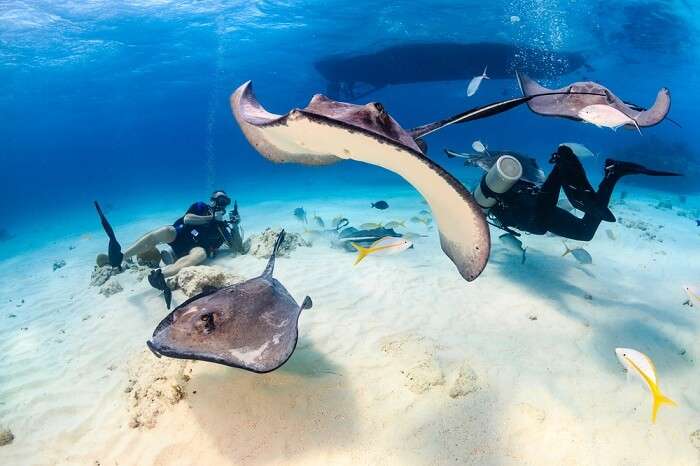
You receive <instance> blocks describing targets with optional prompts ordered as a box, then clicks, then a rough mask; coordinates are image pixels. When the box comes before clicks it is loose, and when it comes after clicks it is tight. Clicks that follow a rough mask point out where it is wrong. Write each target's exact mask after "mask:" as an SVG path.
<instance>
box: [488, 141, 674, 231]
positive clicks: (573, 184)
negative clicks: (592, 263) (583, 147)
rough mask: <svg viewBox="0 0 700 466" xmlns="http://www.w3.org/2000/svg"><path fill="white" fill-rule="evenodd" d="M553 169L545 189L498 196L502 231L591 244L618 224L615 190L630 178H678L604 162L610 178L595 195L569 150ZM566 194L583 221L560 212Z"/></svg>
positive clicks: (563, 149)
mask: <svg viewBox="0 0 700 466" xmlns="http://www.w3.org/2000/svg"><path fill="white" fill-rule="evenodd" d="M550 162H553V163H554V168H553V169H552V172H551V173H550V174H549V176H548V177H547V179H546V180H545V181H544V183H542V184H541V185H537V184H535V183H532V182H529V181H524V180H520V181H518V182H517V183H516V184H515V185H514V186H513V188H511V189H510V190H509V191H507V192H505V193H503V194H495V193H494V195H493V197H495V198H496V201H497V202H496V205H495V206H494V207H493V208H492V209H491V210H490V212H489V214H490V215H493V216H494V217H495V218H496V219H497V220H498V221H499V222H500V224H501V225H502V226H504V227H513V228H516V229H518V230H521V231H527V232H529V233H532V234H536V235H543V234H545V233H547V232H548V231H549V232H552V233H554V234H555V235H558V236H562V237H565V238H570V239H573V240H578V241H590V240H591V239H592V238H593V236H594V235H595V232H596V231H597V230H598V226H599V225H600V222H601V221H603V220H605V221H607V222H614V221H615V216H614V215H613V214H612V212H610V210H609V209H608V203H609V202H610V197H611V196H612V193H613V189H615V184H617V182H618V181H619V180H620V178H622V177H623V176H625V175H631V174H644V175H651V176H677V175H678V174H676V173H670V172H660V171H655V170H649V169H647V168H645V167H643V166H641V165H637V164H634V163H630V162H621V161H616V160H606V161H605V176H604V177H603V180H602V181H601V182H600V185H599V186H598V190H597V191H595V190H594V189H593V187H592V186H591V184H590V183H589V182H588V178H587V177H586V172H585V170H584V169H583V166H582V165H581V162H580V161H579V159H578V157H576V155H574V153H573V152H572V151H571V149H570V148H569V147H567V146H560V147H559V149H558V150H557V152H556V153H555V154H552V159H551V160H550ZM562 189H563V190H564V193H565V194H566V197H567V198H568V199H569V201H570V202H571V204H572V205H573V206H574V207H575V208H577V209H578V210H581V211H582V212H584V215H583V217H582V218H578V217H576V216H575V215H573V214H572V213H570V212H568V211H566V210H564V209H562V208H560V207H558V206H557V201H558V200H559V192H560V191H561V190H562Z"/></svg>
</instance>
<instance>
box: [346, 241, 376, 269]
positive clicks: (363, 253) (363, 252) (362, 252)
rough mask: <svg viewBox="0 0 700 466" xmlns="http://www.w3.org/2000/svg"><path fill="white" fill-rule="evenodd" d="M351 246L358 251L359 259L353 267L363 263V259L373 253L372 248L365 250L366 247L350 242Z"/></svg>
mask: <svg viewBox="0 0 700 466" xmlns="http://www.w3.org/2000/svg"><path fill="white" fill-rule="evenodd" d="M350 244H351V245H352V247H353V248H355V249H357V259H355V263H354V264H352V265H357V264H359V263H360V261H362V259H364V258H365V257H367V255H368V254H370V253H371V252H372V249H371V248H365V247H363V246H360V245H359V244H357V243H354V242H352V241H351V242H350Z"/></svg>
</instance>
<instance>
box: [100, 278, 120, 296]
mask: <svg viewBox="0 0 700 466" xmlns="http://www.w3.org/2000/svg"><path fill="white" fill-rule="evenodd" d="M122 290H124V288H122V285H121V283H119V282H118V281H117V279H116V278H115V279H113V280H109V281H107V283H105V284H104V285H102V286H101V287H100V294H101V295H103V296H104V297H106V298H109V297H110V296H112V295H113V294H117V293H119V292H120V291H122Z"/></svg>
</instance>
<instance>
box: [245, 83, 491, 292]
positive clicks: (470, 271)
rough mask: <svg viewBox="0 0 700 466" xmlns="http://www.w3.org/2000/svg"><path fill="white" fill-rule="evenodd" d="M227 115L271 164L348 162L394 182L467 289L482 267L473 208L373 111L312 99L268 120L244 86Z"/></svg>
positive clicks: (485, 245) (482, 243)
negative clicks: (407, 188) (419, 210)
mask: <svg viewBox="0 0 700 466" xmlns="http://www.w3.org/2000/svg"><path fill="white" fill-rule="evenodd" d="M231 108H232V110H233V114H234V116H235V118H236V121H237V122H238V124H239V125H240V127H241V130H242V131H243V134H245V136H246V138H248V141H249V142H250V143H251V144H252V145H253V147H255V149H256V150H257V151H258V152H260V154H262V155H263V156H264V157H266V158H268V159H270V160H272V161H273V162H277V163H283V162H293V163H302V164H307V165H324V164H331V163H335V162H339V161H340V160H343V159H348V160H357V161H360V162H366V163H370V164H372V165H378V166H380V167H383V168H385V169H388V170H391V171H393V172H394V173H397V174H399V175H401V176H402V177H403V178H405V179H406V180H407V181H408V182H409V183H411V184H412V185H413V186H414V187H415V188H416V189H417V190H418V191H419V192H420V193H421V194H422V195H423V197H424V198H425V199H426V201H427V202H428V204H429V205H430V207H431V209H432V211H433V215H434V218H435V221H436V223H437V225H438V228H439V233H440V243H441V245H442V249H443V251H444V252H445V254H447V256H448V257H449V258H450V259H451V260H452V262H454V264H455V265H456V266H457V270H459V273H460V274H461V275H462V276H463V277H464V278H465V279H466V280H469V281H471V280H474V279H475V278H476V277H478V276H479V274H480V273H481V271H482V270H483V269H484V267H485V266H486V262H487V261H488V257H489V250H490V244H491V243H490V237H489V229H488V226H487V224H486V220H485V217H484V214H483V212H482V211H481V208H480V207H479V206H478V205H477V203H476V202H475V201H474V200H473V199H472V196H471V194H470V193H469V191H467V189H466V188H465V187H464V186H463V185H462V184H461V183H460V182H459V181H458V180H457V179H455V178H454V177H453V176H452V175H450V174H449V173H447V172H446V171H445V170H444V169H442V167H440V166H439V165H437V164H436V163H434V162H433V161H432V160H430V159H429V158H428V157H426V156H425V155H424V154H423V152H422V150H421V148H420V147H419V145H418V144H417V143H416V141H415V140H414V136H413V134H409V132H407V131H406V130H404V129H403V128H402V127H401V126H400V125H399V124H398V123H397V122H396V121H395V120H394V119H393V118H392V117H391V116H390V115H389V114H388V113H387V112H386V111H385V110H384V107H382V105H381V104H378V103H370V104H367V105H354V104H348V103H344V102H336V101H333V100H330V99H328V98H327V97H325V96H323V95H320V94H317V95H315V96H314V97H313V98H312V99H311V102H309V105H308V106H307V107H306V108H304V109H294V110H292V111H291V112H289V113H288V114H286V115H275V114H272V113H269V112H268V111H266V110H265V109H264V108H263V107H262V106H261V105H260V103H258V101H257V100H256V98H255V95H254V94H253V88H252V85H251V83H250V82H247V83H245V84H243V85H242V86H240V87H239V88H238V89H237V90H236V91H235V92H234V93H233V95H232V96H231Z"/></svg>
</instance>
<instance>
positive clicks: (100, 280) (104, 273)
mask: <svg viewBox="0 0 700 466" xmlns="http://www.w3.org/2000/svg"><path fill="white" fill-rule="evenodd" d="M118 273H119V269H117V268H116V267H112V266H111V265H104V266H102V267H99V266H95V268H94V270H93V271H92V276H91V277H90V286H102V285H104V284H105V283H106V282H107V280H109V277H111V276H112V275H116V274H118Z"/></svg>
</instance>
